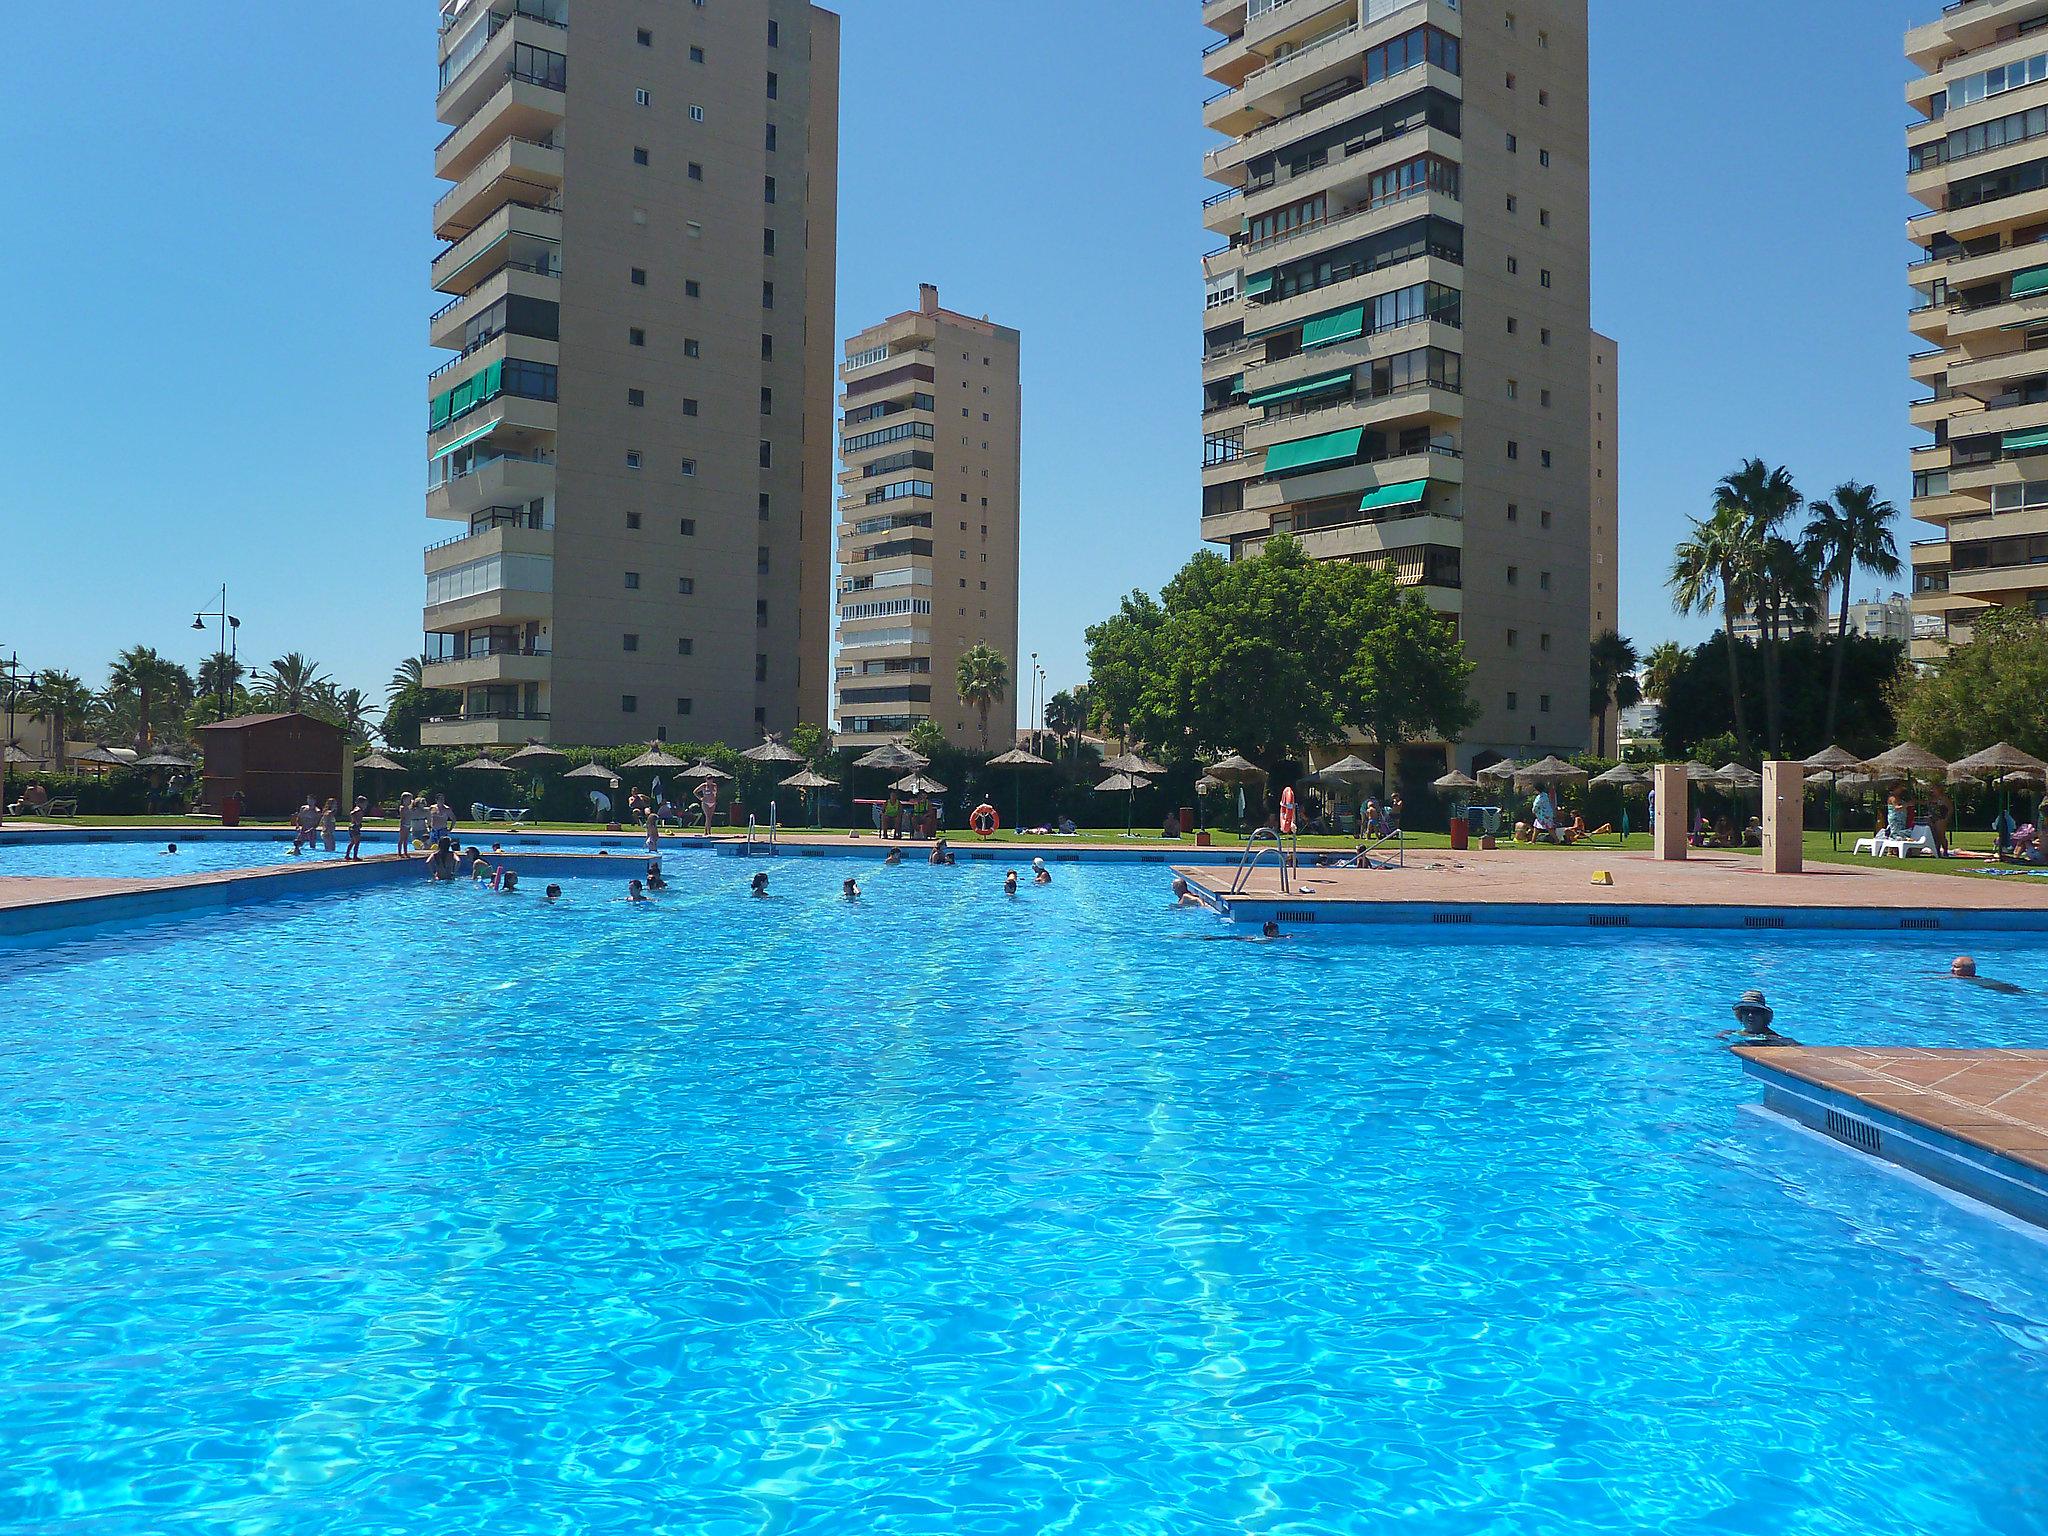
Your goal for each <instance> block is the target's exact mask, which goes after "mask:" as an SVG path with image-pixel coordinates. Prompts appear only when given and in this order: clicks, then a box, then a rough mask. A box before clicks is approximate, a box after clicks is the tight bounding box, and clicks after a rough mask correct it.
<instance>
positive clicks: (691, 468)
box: [683, 459, 697, 475]
mask: <svg viewBox="0 0 2048 1536" xmlns="http://www.w3.org/2000/svg"><path fill="white" fill-rule="evenodd" d="M683 473H684V474H686V475H694V474H696V473H697V461H696V460H695V459H685V460H683Z"/></svg>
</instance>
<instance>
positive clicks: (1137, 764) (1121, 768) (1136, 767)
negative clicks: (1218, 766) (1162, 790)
mask: <svg viewBox="0 0 2048 1536" xmlns="http://www.w3.org/2000/svg"><path fill="white" fill-rule="evenodd" d="M1102 766H1103V767H1104V768H1107V769H1108V770H1109V771H1110V772H1111V773H1121V774H1126V775H1129V776H1131V777H1140V778H1154V779H1156V778H1160V777H1162V776H1163V775H1164V774H1165V772H1166V770H1165V769H1164V768H1162V767H1160V766H1159V764H1157V763H1155V762H1152V761H1150V760H1148V759H1146V758H1142V757H1140V756H1138V754H1137V753H1135V752H1126V753H1125V754H1124V755H1123V756H1122V757H1112V758H1111V759H1110V760H1109V761H1108V762H1106V763H1104V764H1103V765H1102ZM1210 772H1212V773H1213V772H1215V770H1214V769H1211V770H1210Z"/></svg>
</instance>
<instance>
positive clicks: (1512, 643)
mask: <svg viewBox="0 0 2048 1536" xmlns="http://www.w3.org/2000/svg"><path fill="white" fill-rule="evenodd" d="M1514 648H1515V632H1514V631H1513V630H1512V629H1511V630H1509V631H1508V649H1509V650H1511V651H1512V650H1513V649H1514Z"/></svg>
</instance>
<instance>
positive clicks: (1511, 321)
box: [1508, 315, 1515, 336]
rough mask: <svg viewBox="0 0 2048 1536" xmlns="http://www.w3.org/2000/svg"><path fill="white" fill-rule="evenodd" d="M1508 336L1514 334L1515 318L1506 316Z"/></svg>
mask: <svg viewBox="0 0 2048 1536" xmlns="http://www.w3.org/2000/svg"><path fill="white" fill-rule="evenodd" d="M1508 334H1509V335H1510V336H1512V335H1514V334H1515V317H1514V316H1513V315H1509V316H1508Z"/></svg>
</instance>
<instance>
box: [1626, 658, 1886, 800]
mask: <svg viewBox="0 0 2048 1536" xmlns="http://www.w3.org/2000/svg"><path fill="white" fill-rule="evenodd" d="M1727 643H1728V642H1727V637H1726V636H1725V635H1724V634H1717V635H1715V636H1714V637H1713V638H1712V639H1711V640H1709V641H1707V643H1706V644H1704V645H1702V646H1700V647H1698V648H1697V649H1696V650H1692V651H1689V652H1687V653H1686V660H1685V664H1684V665H1683V666H1682V667H1680V668H1679V669H1678V671H1677V672H1676V673H1675V674H1673V676H1672V677H1671V679H1670V680H1669V682H1668V683H1667V685H1666V687H1665V689H1664V693H1663V726H1662V730H1663V736H1664V746H1665V749H1666V751H1667V753H1669V754H1670V755H1671V756H1673V757H1691V756H1694V755H1695V752H1696V748H1697V747H1698V744H1700V743H1702V742H1706V741H1709V740H1710V739H1711V738H1714V737H1718V736H1722V735H1727V736H1728V737H1729V738H1730V741H1731V744H1732V746H1733V749H1734V750H1733V751H1732V752H1730V753H1729V756H1731V757H1733V758H1735V759H1737V760H1738V761H1741V762H1746V763H1750V764H1754V763H1755V761H1756V759H1755V757H1754V756H1752V754H1751V744H1750V743H1749V742H1748V741H1747V740H1746V739H1745V738H1743V737H1742V736H1741V735H1740V733H1739V732H1737V731H1736V729H1735V717H1734V713H1733V711H1732V710H1731V708H1730V706H1729V696H1728V673H1729V671H1730V670H1731V669H1730V667H1729V664H1728V660H1727ZM1836 643H1837V642H1836V641H1835V639H1834V638H1833V637H1832V636H1829V637H1822V636H1817V635H1808V634H1799V635H1793V636H1791V637H1789V638H1788V639H1786V640H1785V641H1784V642H1783V643H1782V649H1783V652H1784V656H1783V665H1784V688H1783V694H1782V700H1781V703H1782V715H1783V718H1782V745H1781V747H1780V750H1781V751H1782V752H1783V754H1784V755H1785V756H1787V757H1807V756H1810V755H1811V754H1813V753H1815V752H1818V751H1819V750H1820V749H1821V748H1822V747H1825V746H1844V747H1847V748H1848V749H1849V750H1850V751H1852V752H1859V753H1877V752H1881V751H1883V750H1884V749H1885V748H1886V747H1888V746H1890V745H1891V744H1892V742H1893V741H1895V740H1896V739H1897V737H1896V735H1895V730H1896V727H1895V726H1894V725H1893V722H1892V710H1891V705H1890V703H1889V701H1888V699H1887V696H1886V690H1887V687H1888V685H1889V684H1890V682H1891V679H1892V677H1893V675H1894V674H1895V673H1896V672H1897V671H1898V668H1899V664H1900V660H1901V658H1902V654H1903V651H1902V647H1901V646H1900V645H1899V644H1898V642H1897V641H1893V640H1869V639H1865V638H1863V637H1862V636H1860V635H1851V636H1849V637H1848V640H1847V643H1846V646H1845V649H1844V666H1843V672H1842V693H1841V707H1840V714H1839V717H1838V719H1837V721H1836V733H1837V736H1838V738H1839V739H1838V740H1834V741H1830V740H1829V739H1827V709H1828V691H1829V688H1828V681H1829V675H1830V663H1831V661H1832V656H1831V654H1830V653H1831V652H1832V651H1833V650H1834V648H1835V645H1836ZM1736 650H1737V651H1738V652H1740V654H1741V657H1742V662H1741V663H1740V665H1739V668H1738V669H1737V670H1739V672H1740V674H1741V676H1742V678H1743V684H1744V688H1745V690H1746V691H1745V697H1744V700H1743V702H1744V705H1745V707H1746V708H1747V709H1749V710H1756V709H1759V708H1760V707H1761V704H1762V688H1763V670H1764V669H1763V665H1762V662H1761V661H1760V660H1759V658H1758V648H1757V647H1756V646H1755V645H1753V644H1751V643H1750V642H1748V641H1737V642H1736ZM1726 760H1727V759H1726V758H1721V759H1717V760H1716V762H1715V763H1714V765H1713V766H1715V767H1718V766H1720V763H1721V762H1725V761H1726Z"/></svg>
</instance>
